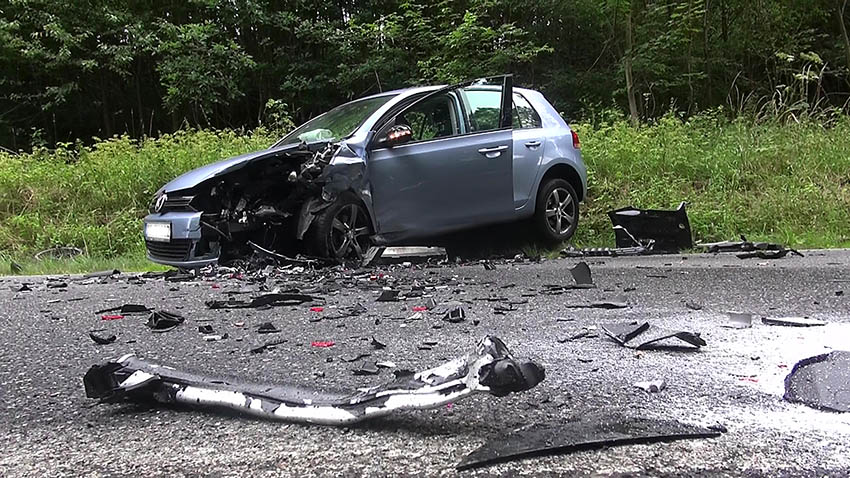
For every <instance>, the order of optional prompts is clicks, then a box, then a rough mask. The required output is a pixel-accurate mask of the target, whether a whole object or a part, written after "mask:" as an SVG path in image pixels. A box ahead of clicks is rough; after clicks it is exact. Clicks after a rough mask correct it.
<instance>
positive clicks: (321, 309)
mask: <svg viewBox="0 0 850 478" xmlns="http://www.w3.org/2000/svg"><path fill="white" fill-rule="evenodd" d="M323 310H325V308H324V307H310V311H311V312H321V311H323Z"/></svg>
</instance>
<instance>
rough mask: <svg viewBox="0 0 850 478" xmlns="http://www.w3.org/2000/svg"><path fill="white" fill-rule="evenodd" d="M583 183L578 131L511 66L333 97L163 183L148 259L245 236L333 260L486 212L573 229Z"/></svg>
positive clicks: (191, 264)
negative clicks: (437, 82)
mask: <svg viewBox="0 0 850 478" xmlns="http://www.w3.org/2000/svg"><path fill="white" fill-rule="evenodd" d="M586 191H587V170H586V168H585V165H584V162H583V161H582V157H581V152H580V150H579V140H578V136H577V135H576V133H575V132H574V131H572V130H571V129H570V127H569V126H568V125H567V123H566V122H565V121H564V120H563V118H561V116H560V115H559V114H558V112H557V111H556V110H555V109H554V108H553V107H552V105H550V104H549V102H548V101H546V99H545V98H544V97H543V95H542V94H541V93H539V92H537V91H533V90H528V89H524V88H514V87H513V85H512V78H511V76H501V77H495V78H487V79H480V80H474V81H469V82H465V83H461V84H457V85H452V86H446V87H440V86H433V87H417V88H408V89H404V90H397V91H390V92H386V93H380V94H377V95H373V96H369V97H366V98H362V99H358V100H355V101H352V102H349V103H346V104H344V105H341V106H338V107H336V108H334V109H332V110H330V111H328V112H327V113H324V114H322V115H320V116H317V117H315V118H313V119H312V120H310V121H308V122H307V123H305V124H303V125H302V126H300V127H299V128H297V129H295V130H294V131H292V132H291V133H289V134H288V135H286V136H285V137H284V138H283V139H281V140H280V141H278V142H277V143H275V144H274V145H273V146H272V147H270V148H269V149H266V150H262V151H257V152H253V153H249V154H245V155H242V156H238V157H235V158H230V159H226V160H223V161H219V162H216V163H212V164H208V165H206V166H203V167H201V168H198V169H195V170H193V171H189V172H187V173H185V174H183V175H182V176H179V177H178V178H176V179H174V180H173V181H171V182H170V183H168V184H166V185H165V186H163V187H162V188H161V189H160V190H159V191H157V193H156V195H155V197H154V199H153V202H152V203H151V210H150V215H148V216H147V217H145V220H144V236H145V243H146V245H147V250H148V256H149V258H150V260H152V261H154V262H158V263H160V264H167V265H172V266H176V267H181V268H195V267H201V266H204V265H207V264H210V263H213V262H216V261H218V260H224V259H228V258H237V257H241V256H243V255H245V254H247V253H248V252H250V250H251V248H250V246H251V245H252V244H254V245H258V246H260V247H263V248H266V249H271V250H277V251H292V250H298V251H305V252H307V253H309V254H311V255H315V256H322V257H331V258H336V259H340V260H343V259H356V258H359V257H362V256H363V254H364V253H365V251H366V249H367V248H368V247H369V246H370V245H387V244H393V243H399V242H410V241H411V240H415V239H420V238H425V237H428V236H435V235H439V234H444V233H448V232H452V231H456V230H460V229H466V228H472V227H476V226H482V225H486V224H494V223H500V222H510V221H518V220H530V221H531V222H532V224H533V225H534V227H535V229H536V230H537V232H538V233H539V235H540V237H541V238H542V239H543V240H545V241H547V242H552V243H555V242H560V241H564V240H566V239H568V238H570V237H571V236H572V235H573V233H574V232H575V230H576V227H577V225H578V218H579V202H581V201H582V200H583V199H584V196H585V194H586Z"/></svg>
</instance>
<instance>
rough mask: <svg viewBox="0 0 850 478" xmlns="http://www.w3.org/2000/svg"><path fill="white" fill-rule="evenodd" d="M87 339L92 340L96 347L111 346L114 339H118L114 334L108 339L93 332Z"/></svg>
mask: <svg viewBox="0 0 850 478" xmlns="http://www.w3.org/2000/svg"><path fill="white" fill-rule="evenodd" d="M89 337H91V339H92V340H94V343H96V344H98V345H108V344H111V343H112V342H115V339H117V338H118V337H116V336H115V335H114V334H113V335H110V336H108V337H104V336H102V335H97V334H95V333H94V332H89Z"/></svg>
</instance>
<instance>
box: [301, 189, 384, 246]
mask: <svg viewBox="0 0 850 478" xmlns="http://www.w3.org/2000/svg"><path fill="white" fill-rule="evenodd" d="M371 236H372V226H371V224H370V221H369V215H368V213H367V212H366V209H365V208H364V207H363V205H362V203H361V202H360V201H359V200H358V199H357V197H356V196H354V195H353V194H350V193H346V194H342V195H340V196H339V198H337V200H336V201H335V202H334V203H333V204H331V205H330V206H328V207H327V208H325V209H323V210H321V211H320V212H319V213H318V214H317V215H316V217H315V219H313V224H312V225H311V226H310V231H309V234H308V237H307V239H308V241H309V245H308V247H309V248H310V250H311V251H312V252H313V254H315V255H317V256H320V257H329V258H333V259H339V260H346V259H357V260H359V259H362V258H363V255H364V254H365V253H366V250H367V249H368V248H369V245H370V239H369V238H370V237H371Z"/></svg>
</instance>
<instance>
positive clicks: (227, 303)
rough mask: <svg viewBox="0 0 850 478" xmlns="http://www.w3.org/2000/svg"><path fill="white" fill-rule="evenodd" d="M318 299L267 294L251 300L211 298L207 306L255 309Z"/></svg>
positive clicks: (295, 295) (301, 295) (304, 295)
mask: <svg viewBox="0 0 850 478" xmlns="http://www.w3.org/2000/svg"><path fill="white" fill-rule="evenodd" d="M314 300H316V299H315V298H314V297H313V296H310V295H306V294H265V295H261V296H258V297H254V298H253V299H251V300H250V301H244V300H234V299H230V300H210V301H207V303H206V304H207V307H209V308H210V309H254V308H258V307H276V306H282V305H299V304H303V303H305V302H312V301H314Z"/></svg>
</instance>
